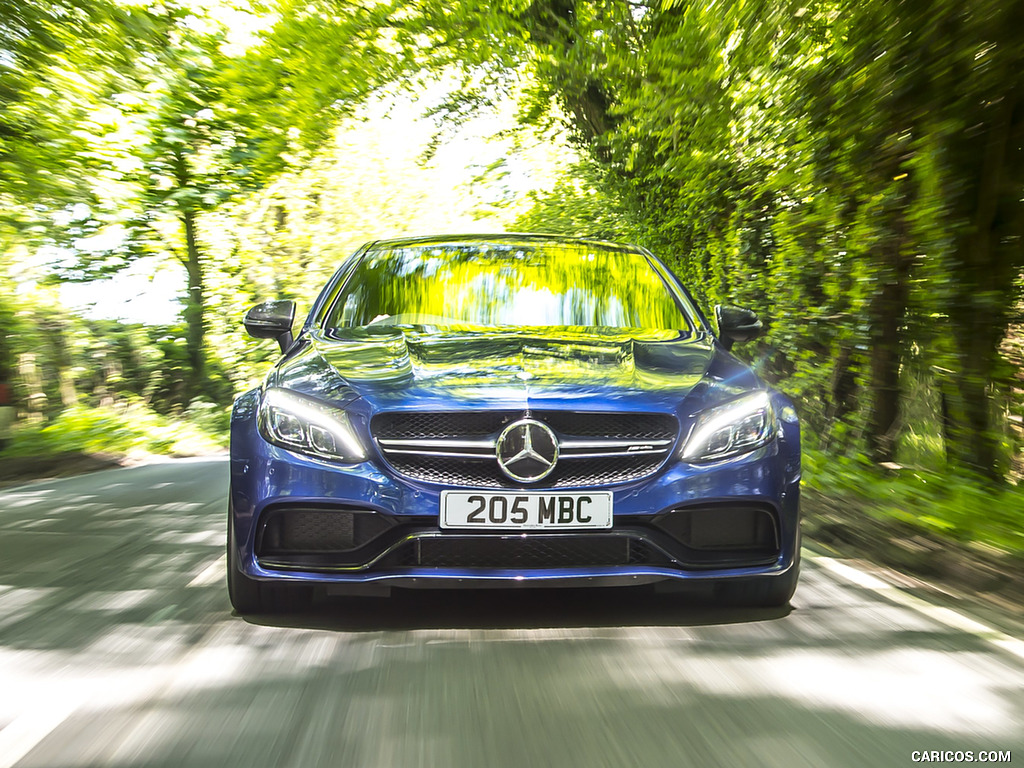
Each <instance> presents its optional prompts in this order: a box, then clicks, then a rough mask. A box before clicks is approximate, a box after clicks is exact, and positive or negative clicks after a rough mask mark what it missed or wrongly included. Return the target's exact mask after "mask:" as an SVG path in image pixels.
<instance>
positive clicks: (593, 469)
mask: <svg viewBox="0 0 1024 768" xmlns="http://www.w3.org/2000/svg"><path fill="white" fill-rule="evenodd" d="M522 417H523V413H522V412H518V411H478V412H473V411H471V412H455V413H421V412H391V413H382V414H379V415H377V416H376V417H374V419H373V422H372V430H373V433H374V436H375V437H376V438H377V439H380V440H388V439H393V440H412V439H417V438H420V439H437V438H453V439H474V438H475V439H480V438H491V439H496V438H497V436H498V434H499V433H500V432H501V430H502V429H504V427H505V426H507V425H508V424H511V423H512V422H513V421H517V420H519V419H521V418H522ZM531 418H534V419H537V420H538V421H541V422H544V423H545V424H547V425H548V426H550V427H551V428H552V429H553V430H554V431H555V433H556V434H557V435H558V438H559V440H562V441H565V440H572V439H596V438H606V439H613V440H634V441H637V442H641V443H642V442H643V441H647V440H672V439H675V437H676V434H677V432H678V423H677V421H676V419H675V417H674V416H671V415H669V414H652V413H619V412H615V413H591V412H585V413H578V412H575V411H534V412H532V413H531ZM382 453H383V454H384V455H385V456H386V459H387V461H388V462H389V463H390V464H391V466H392V467H394V469H395V470H396V471H397V472H399V473H400V474H403V475H406V476H407V477H411V478H413V479H416V480H422V481H424V482H428V483H437V484H439V485H450V486H459V487H470V488H587V487H592V486H602V485H608V484H612V483H624V482H632V481H636V480H640V479H643V478H645V477H648V476H650V475H652V474H654V472H655V471H657V469H658V468H659V467H660V466H661V465H662V463H663V462H664V461H665V460H666V459H667V458H668V454H667V453H665V454H645V455H637V456H618V457H598V458H591V459H573V458H569V457H568V456H565V457H563V458H562V459H561V460H560V461H559V463H558V466H557V468H556V469H555V471H554V472H553V473H552V474H551V475H549V476H548V477H547V478H545V479H544V480H543V481H542V482H540V483H538V484H522V483H516V482H515V481H513V480H511V479H509V478H508V477H506V476H505V474H504V473H503V472H502V471H501V470H500V469H499V467H498V465H497V462H496V461H495V460H494V459H493V458H491V457H488V458H482V459H476V458H456V457H440V456H428V455H422V454H416V453H399V452H398V451H392V452H389V451H388V450H387V448H384V447H382Z"/></svg>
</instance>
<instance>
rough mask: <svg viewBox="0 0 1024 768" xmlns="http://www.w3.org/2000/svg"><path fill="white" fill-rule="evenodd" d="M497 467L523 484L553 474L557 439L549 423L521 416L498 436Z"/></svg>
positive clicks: (556, 459)
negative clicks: (521, 417)
mask: <svg viewBox="0 0 1024 768" xmlns="http://www.w3.org/2000/svg"><path fill="white" fill-rule="evenodd" d="M497 455H498V466H499V467H501V471H502V472H504V473H505V474H506V475H508V476H509V477H511V478H512V479H513V480H516V481H518V482H520V483H535V482H537V481H538V480H543V479H544V478H545V477H547V476H548V475H550V474H551V473H552V472H553V471H554V469H555V464H557V463H558V438H557V437H555V433H554V432H552V431H551V428H550V427H549V426H548V425H547V424H543V423H541V422H539V421H534V420H533V419H520V420H519V421H514V422H512V423H511V424H509V425H508V426H507V427H505V430H504V431H503V432H502V433H501V434H500V435H499V436H498V444H497Z"/></svg>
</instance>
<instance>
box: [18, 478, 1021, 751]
mask: <svg viewBox="0 0 1024 768" xmlns="http://www.w3.org/2000/svg"><path fill="white" fill-rule="evenodd" d="M226 484H227V462H226V460H225V459H223V458H217V459H202V460H183V461H175V462H169V463H163V464H154V465H149V466H144V467H136V468H132V469H122V470H114V471H107V472H101V473H97V474H93V475H88V476H83V477H77V478H70V479H65V480H58V481H52V482H42V483H35V484H31V485H26V486H22V487H19V488H9V489H7V490H6V491H0V768H7V767H9V766H18V768H30V767H33V768H35V767H38V766H46V767H47V768H72V767H75V768H78V767H79V766H139V767H142V766H146V767H147V768H149V767H150V766H174V767H175V768H178V767H181V766H188V767H189V768H193V767H194V768H206V767H209V768H231V767H232V766H247V767H248V768H262V767H264V766H266V767H267V768H270V767H271V766H281V767H285V766H288V767H294V768H314V767H316V766H343V767H344V768H360V767H363V766H366V767H368V768H369V767H374V768H376V767H378V766H379V767H381V768H404V767H405V766H438V768H449V767H452V768H455V767H460V766H466V767H467V768H468V767H472V768H486V767H489V766H515V767H516V768H527V767H532V766H556V767H559V768H560V767H561V766H580V768H600V767H602V766H615V767H618V766H630V767H632V766H645V767H647V768H654V767H660V766H666V767H667V766H701V767H704V766H728V767H729V768H734V767H736V768H743V767H745V766H767V767H769V768H773V767H775V766H778V767H779V768H783V767H785V768H799V767H800V766H814V767H815V768H820V767H822V766H827V767H829V768H831V767H832V766H839V767H842V766H850V767H851V768H865V767H867V766H871V767H875V766H902V765H914V764H917V763H916V762H915V760H916V761H919V760H920V758H921V755H920V754H919V753H920V752H922V751H924V752H925V753H926V754H925V757H926V758H927V757H934V756H936V755H935V754H934V753H942V752H949V753H950V754H949V755H947V756H948V757H951V758H955V757H956V756H957V755H956V753H957V752H964V753H967V752H970V753H971V755H972V756H973V757H974V761H975V762H979V761H980V760H981V757H982V753H985V755H984V756H986V757H995V758H999V757H1005V756H1006V755H1005V753H1007V752H1009V753H1010V754H1011V759H1013V760H1014V761H1015V762H1016V763H1019V764H1024V651H1022V650H1021V649H1022V648H1024V645H1022V644H1021V642H1020V640H1017V639H1012V638H1009V637H1007V636H1006V635H1002V634H1000V633H998V632H995V631H989V630H988V629H987V628H986V627H985V626H982V625H979V624H976V623H974V622H971V621H969V620H965V619H962V618H961V617H960V616H959V615H958V614H954V613H951V612H949V611H944V610H942V609H932V608H929V607H928V605H927V604H925V603H923V602H921V601H920V600H919V599H918V598H915V597H913V596H908V594H907V593H906V592H903V591H899V592H897V591H895V590H893V589H891V588H888V587H886V586H885V585H884V584H882V583H881V582H878V581H877V580H876V579H874V578H872V577H870V576H864V575H863V574H862V573H861V572H860V571H855V570H853V569H851V568H850V567H848V566H845V565H843V564H842V563H839V562H837V561H832V560H828V559H825V558H808V559H807V561H806V564H805V569H804V577H803V580H802V583H801V586H800V588H799V590H798V591H797V595H796V597H795V598H794V601H793V608H792V610H786V611H735V610H725V609H720V608H716V607H714V606H713V605H707V604H704V605H701V604H700V603H695V602H692V601H690V602H687V601H684V600H682V599H680V598H672V597H665V596H656V595H648V594H646V593H639V594H637V593H634V592H632V591H611V592H609V591H592V590H565V591H563V590H557V591H555V590H543V591H512V592H509V593H506V592H494V591H480V592H467V593H445V592H429V593H421V592H411V593H407V594H400V593H396V596H395V597H393V598H391V599H390V600H374V599H367V598H364V599H361V600H334V601H329V602H322V603H320V604H318V605H316V606H315V607H314V609H313V610H311V611H309V612H306V613H303V614H301V615H296V616H290V617H287V618H283V619H275V620H246V619H243V618H240V617H238V616H234V615H232V613H231V609H230V606H229V604H228V599H227V594H226V591H225V586H224V558H223V549H224V526H225V498H226ZM993 752H994V753H996V754H995V755H992V754H990V753H993ZM999 753H1003V754H1002V755H1000V754H999ZM938 757H940V758H941V757H943V755H942V754H938ZM964 759H965V760H966V755H964ZM929 762H933V761H931V760H929ZM1004 764H1005V763H1004Z"/></svg>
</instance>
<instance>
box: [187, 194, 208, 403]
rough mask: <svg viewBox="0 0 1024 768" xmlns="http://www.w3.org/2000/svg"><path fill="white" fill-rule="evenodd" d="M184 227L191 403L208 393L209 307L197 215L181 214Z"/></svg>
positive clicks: (189, 392)
mask: <svg viewBox="0 0 1024 768" xmlns="http://www.w3.org/2000/svg"><path fill="white" fill-rule="evenodd" d="M181 220H182V223H183V224H184V227H185V259H184V260H183V262H184V264H185V270H186V271H187V272H188V296H187V297H186V299H185V323H186V326H187V330H186V335H185V348H186V351H187V354H188V362H189V369H190V374H191V375H190V377H189V378H190V381H189V387H188V394H189V399H191V398H193V397H195V396H196V395H199V394H202V393H204V392H205V391H206V352H205V344H206V304H205V296H204V291H203V288H204V286H203V265H202V261H201V260H200V252H199V244H198V241H197V240H196V214H195V211H193V210H190V209H188V210H185V211H183V212H182V214H181Z"/></svg>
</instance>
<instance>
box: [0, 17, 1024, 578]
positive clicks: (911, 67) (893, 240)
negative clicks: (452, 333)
mask: <svg viewBox="0 0 1024 768" xmlns="http://www.w3.org/2000/svg"><path fill="white" fill-rule="evenodd" d="M0 103H2V109H0V441H2V442H3V446H4V448H3V452H2V453H0V482H3V481H6V482H13V481H15V480H19V479H25V478H27V477H30V476H32V475H34V474H53V473H55V472H61V471H69V470H70V469H72V468H74V467H76V466H80V467H85V466H87V465H88V464H89V462H120V461H124V460H125V459H128V460H133V461H134V460H139V459H145V458H146V457H148V456H151V455H154V454H157V455H159V454H166V455H194V454H203V453H210V452H216V451H218V450H222V449H223V448H224V446H225V444H226V430H227V425H228V418H229V413H230V406H231V402H232V399H233V398H234V397H235V396H236V395H237V394H239V393H241V392H243V391H245V390H246V389H247V388H249V387H252V386H254V385H255V384H256V383H257V382H258V381H259V378H260V376H261V375H262V374H263V373H264V372H265V371H266V369H267V368H268V366H269V364H270V363H271V361H272V360H273V359H274V357H275V356H276V348H275V346H274V345H272V344H270V343H258V342H255V341H254V340H251V339H249V338H247V337H246V336H245V335H244V333H243V332H242V330H241V325H240V320H241V316H242V314H243V313H244V312H245V310H246V309H247V308H248V307H249V306H250V305H252V304H254V303H256V302H258V301H262V300H266V299H274V298H277V299H294V300H296V301H297V302H298V303H299V307H300V309H299V311H300V313H301V312H303V311H304V310H305V309H308V307H309V305H310V303H311V301H312V300H313V298H314V297H315V295H316V292H317V290H318V289H319V287H320V286H321V285H322V284H323V283H324V281H325V280H326V279H327V278H328V277H329V275H330V274H331V273H332V272H333V271H334V270H335V269H336V268H337V267H338V266H339V265H340V263H341V261H342V260H343V259H344V258H345V257H346V256H347V255H349V254H350V253H351V252H352V251H353V250H354V249H355V248H356V247H357V246H358V245H360V244H361V243H363V242H365V241H367V240H370V239H373V238H377V237H390V236H396V235H400V234H428V233H438V232H444V231H452V232H484V231H491V232H494V231H542V232H553V233H561V234H571V235H582V236H588V237H597V238H603V239H610V240H622V241H629V242H634V243H638V244H641V245H643V246H646V247H648V248H650V249H651V250H653V251H654V252H655V253H657V254H658V255H659V256H661V257H662V258H663V259H664V260H666V262H667V263H669V264H670V265H671V266H672V268H673V269H674V270H675V271H676V273H677V274H678V275H679V276H680V277H681V279H682V280H683V281H684V282H685V283H686V285H687V286H688V287H689V288H690V290H691V291H692V292H693V293H694V295H695V297H696V298H697V300H698V302H699V303H700V304H701V305H702V307H703V309H704V310H705V311H710V310H711V308H712V307H713V306H714V305H715V304H717V303H730V304H738V305H742V306H747V307H750V308H752V309H754V310H756V311H757V312H759V313H760V314H761V316H762V317H763V318H764V319H765V320H766V322H767V324H768V325H769V327H770V332H769V333H768V334H767V336H766V337H765V338H763V339H761V340H759V341H758V342H757V343H756V344H749V345H745V346H744V347H742V348H741V349H740V350H738V353H739V354H740V355H741V356H744V357H746V358H747V359H750V360H754V361H755V362H756V364H757V365H758V366H759V369H760V371H761V373H762V374H763V376H764V377H765V378H766V379H767V380H768V381H769V382H771V383H772V384H773V385H775V386H777V387H779V388H780V389H783V390H785V391H786V392H788V393H790V394H791V395H792V396H793V397H794V398H795V399H796V400H797V402H798V404H799V410H800V415H801V417H802V419H803V424H804V430H805V431H804V440H805V445H806V449H807V450H806V455H805V468H806V474H805V479H806V487H807V510H808V519H809V529H808V532H809V533H810V534H811V535H812V536H814V537H816V538H817V540H819V541H821V542H823V543H826V544H828V543H833V544H836V545H840V544H846V545H863V546H867V547H871V548H874V549H875V550H878V549H880V548H883V549H884V548H886V547H888V548H889V549H888V550H886V552H885V553H883V554H884V555H885V556H891V557H893V558H897V559H900V560H901V561H908V560H909V561H912V562H913V564H914V566H915V567H916V568H917V569H918V570H919V571H921V572H924V573H926V574H927V573H929V572H931V571H935V570H936V569H939V568H941V567H943V563H945V562H946V561H947V559H948V558H947V557H946V556H945V555H943V553H942V546H943V545H944V543H947V542H948V543H956V544H957V545H958V546H959V547H960V548H961V549H962V550H963V551H966V552H973V553H974V555H976V556H977V557H980V558H982V559H985V560H986V561H987V562H995V563H996V564H997V567H996V568H995V570H996V571H1004V572H1007V571H1013V570H1014V569H1017V572H1018V573H1019V572H1020V563H1021V562H1022V560H1021V558H1022V557H1024V533H1022V532H1024V501H1022V498H1024V494H1021V493H1020V492H1019V489H1017V488H1016V485H1017V483H1018V482H1019V480H1020V479H1021V476H1022V473H1024V452H1022V448H1024V368H1022V362H1024V303H1022V289H1024V277H1022V274H1024V203H1022V199H1021V198H1022V197H1024V4H1021V3H1019V2H1017V3H1014V2H1007V1H1006V0H977V2H972V3H970V4H964V3H962V2H957V1H956V0H884V1H883V0H855V1H854V0H824V1H822V2H780V1H779V0H771V1H769V0H744V1H743V2H738V1H736V2H707V1H704V2H683V1H682V0H662V1H661V2H644V1H643V0H596V1H591V0H534V1H533V2H530V1H528V0H501V1H499V2H493V3H490V4H488V5H487V6H484V5H482V4H480V3H478V2H475V1H474V2H466V1H464V0H443V1H442V0H422V2H417V3H408V2H397V1H394V2H374V0H362V1H358V2H346V1H345V0H337V1H336V2H326V1H324V0H313V2H307V0H301V2H299V1H296V2H293V1H292V0H265V1H263V2H260V1H259V0H253V1H252V2H245V1H244V0H201V1H193V0H189V1H187V2H186V1H185V0H167V1H166V2H160V1H159V0H157V1H154V2H135V1H134V0H59V1H56V0H55V1H53V2H49V1H47V0H29V1H27V2H26V1H23V0H0ZM879 531H882V532H883V535H879V534H878V532H879ZM893 542H895V543H893ZM989 570H990V571H991V570H992V569H989ZM986 574H988V575H982V576H980V577H979V579H980V580H981V582H979V583H984V580H985V579H986V578H988V579H991V578H992V576H991V573H989V571H986Z"/></svg>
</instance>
